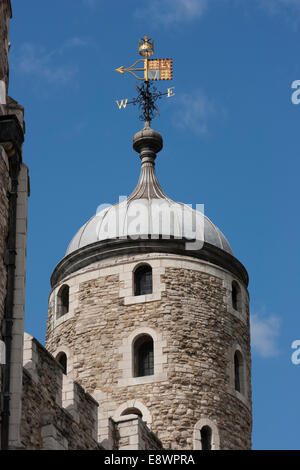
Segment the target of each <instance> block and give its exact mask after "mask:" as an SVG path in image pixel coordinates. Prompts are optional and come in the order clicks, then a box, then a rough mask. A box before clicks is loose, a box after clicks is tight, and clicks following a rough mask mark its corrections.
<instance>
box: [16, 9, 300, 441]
mask: <svg viewBox="0 0 300 470" xmlns="http://www.w3.org/2000/svg"><path fill="white" fill-rule="evenodd" d="M12 6H13V19H12V21H11V37H10V40H11V43H12V46H11V51H10V88H9V93H10V95H11V96H12V97H13V98H14V99H16V100H18V101H19V102H20V103H21V104H22V105H23V106H25V118H26V141H25V144H24V162H25V163H26V164H28V166H29V170H30V178H31V196H30V201H29V224H28V262H27V301H26V321H25V328H26V331H28V332H30V333H31V334H33V335H34V336H36V337H37V339H38V340H40V341H41V342H42V343H44V338H45V328H46V319H47V299H48V295H49V292H50V283H49V279H50V275H51V273H52V271H53V269H54V267H55V265H56V264H57V262H58V261H59V260H60V259H61V258H62V257H63V256H64V253H65V250H66V248H67V245H68V243H69V242H70V240H71V238H72V237H73V235H74V234H75V232H76V231H77V230H78V229H79V227H80V226H81V225H82V224H83V223H84V222H86V220H87V219H88V218H90V217H91V216H92V215H93V214H94V213H95V211H96V209H97V206H98V205H100V204H102V203H114V202H116V201H117V200H118V199H119V195H129V194H130V192H131V191H132V190H133V188H134V187H135V184H136V182H137V178H138V175H139V169H140V168H139V161H138V160H139V159H138V156H137V154H136V153H135V152H134V151H133V150H132V147H131V145H132V135H133V134H134V133H135V132H136V131H138V130H139V129H140V128H141V122H140V121H138V119H137V114H138V113H137V110H136V109H135V108H133V107H131V108H130V107H129V106H128V107H127V108H126V110H125V111H124V110H122V111H119V110H118V108H117V105H116V103H115V100H116V99H120V98H126V97H128V98H130V97H133V96H134V95H135V80H134V78H133V77H131V76H125V75H124V76H121V75H120V74H118V73H116V72H114V69H115V68H117V67H119V66H121V65H125V66H129V65H131V64H132V63H133V62H134V61H135V60H137V59H138V58H139V55H138V49H137V46H138V39H139V38H140V37H142V36H144V35H145V34H148V35H149V36H150V37H153V38H154V39H155V57H157V58H159V57H161V58H165V57H172V58H173V61H174V65H173V72H174V80H173V82H172V83H169V82H165V83H162V84H160V85H159V87H160V89H161V90H162V91H165V89H166V87H167V86H169V85H173V86H175V87H176V95H175V96H174V97H173V98H171V99H163V100H162V101H161V102H160V110H161V116H160V118H157V119H155V120H154V121H153V124H152V125H153V127H154V128H155V129H157V130H158V131H160V132H161V133H162V134H163V137H164V149H163V151H162V152H161V153H160V154H159V156H158V158H157V173H158V177H159V181H160V183H161V184H162V186H163V188H164V190H165V191H166V193H167V194H168V195H169V196H170V197H171V198H172V199H174V200H176V201H182V202H185V203H189V204H193V205H194V206H195V205H196V204H197V203H198V204H204V205H205V213H206V215H208V217H210V218H211V219H212V220H213V221H214V223H215V224H216V225H217V226H219V227H220V229H221V230H222V231H223V232H224V233H225V235H226V237H227V238H228V240H229V241H230V243H231V246H232V248H233V251H234V254H235V256H236V257H237V258H238V259H240V261H241V262H242V263H243V264H244V265H245V266H246V268H247V270H248V272H249V276H250V284H249V292H250V296H251V317H252V361H253V363H252V366H253V379H252V380H253V419H254V428H253V448H254V449H299V448H300V445H299V444H300V436H299V426H298V422H299V414H300V401H299V386H300V364H299V365H294V364H293V363H292V361H291V355H292V352H293V350H292V349H291V344H292V342H293V341H294V340H297V339H300V320H299V313H300V312H299V308H300V307H299V304H300V302H299V295H300V294H299V293H300V290H299V283H300V270H299V248H298V244H299V238H300V223H299V172H300V164H299V138H298V136H299V124H300V105H295V104H293V103H292V101H291V96H292V91H293V90H292V89H291V84H292V82H293V81H294V80H300V61H299V56H300V41H299V34H300V0H159V1H158V0H152V2H149V1H147V2H146V1H142V0H140V1H135V0H127V1H126V2H121V1H114V0H111V1H110V2H107V1H104V0H59V1H58V0H52V1H51V2H37V1H36V0H26V2H24V1H22V0H13V1H12Z"/></svg>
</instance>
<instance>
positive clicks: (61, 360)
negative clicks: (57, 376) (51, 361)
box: [56, 352, 68, 375]
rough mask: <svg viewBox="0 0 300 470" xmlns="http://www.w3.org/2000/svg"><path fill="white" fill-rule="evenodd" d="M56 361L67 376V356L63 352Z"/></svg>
mask: <svg viewBox="0 0 300 470" xmlns="http://www.w3.org/2000/svg"><path fill="white" fill-rule="evenodd" d="M56 360H57V362H59V364H60V365H61V366H62V368H63V373H64V374H65V375H67V364H68V360H67V355H66V354H65V353H64V352H61V353H59V354H58V355H57V357H56Z"/></svg>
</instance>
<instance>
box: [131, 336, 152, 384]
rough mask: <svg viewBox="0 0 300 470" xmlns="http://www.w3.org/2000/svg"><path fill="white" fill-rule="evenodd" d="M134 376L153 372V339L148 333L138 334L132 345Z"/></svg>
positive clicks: (142, 375)
mask: <svg viewBox="0 0 300 470" xmlns="http://www.w3.org/2000/svg"><path fill="white" fill-rule="evenodd" d="M133 368H134V377H144V376H145V375H153V374H154V353H153V339H152V337H151V336H150V335H141V336H139V337H138V338H137V339H136V340H135V342H134V345H133Z"/></svg>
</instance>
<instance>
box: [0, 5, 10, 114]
mask: <svg viewBox="0 0 300 470" xmlns="http://www.w3.org/2000/svg"><path fill="white" fill-rule="evenodd" d="M10 18H11V5H10V0H0V80H2V81H3V82H4V83H5V89H6V90H7V88H8V75H9V66H8V42H9V38H8V35H9V20H10ZM0 86H1V83H0ZM3 112H4V109H3V108H2V106H1V103H0V115H1V114H3Z"/></svg>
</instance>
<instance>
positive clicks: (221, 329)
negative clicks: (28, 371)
mask: <svg viewBox="0 0 300 470" xmlns="http://www.w3.org/2000/svg"><path fill="white" fill-rule="evenodd" d="M162 147H163V140H162V137H161V135H160V134H159V133H158V132H156V131H154V130H153V129H152V128H151V127H150V125H149V123H146V125H145V127H144V128H143V129H142V130H141V131H140V132H138V133H136V134H135V135H134V138H133V148H134V149H135V150H136V151H137V152H138V153H139V155H140V158H141V175H140V178H139V181H138V184H137V186H136V188H135V190H134V191H133V193H132V194H131V195H130V196H129V197H128V199H127V200H126V201H122V202H120V203H118V204H115V205H113V206H111V207H108V208H106V209H104V210H102V211H100V212H98V213H96V214H95V215H94V216H93V217H92V218H91V219H90V220H89V221H88V222H87V223H86V224H85V225H84V226H83V227H81V228H80V229H79V231H78V232H77V234H76V235H75V236H74V238H73V240H72V241H71V243H70V245H69V247H68V249H67V253H66V256H65V257H64V258H63V259H62V260H61V261H60V262H59V263H58V265H57V266H56V268H55V270H54V272H53V274H52V277H51V285H52V290H51V293H50V297H49V315H48V324H47V341H46V344H47V348H48V350H49V351H50V352H51V353H52V354H54V356H55V357H57V356H58V355H59V354H60V353H62V352H63V353H64V354H65V355H66V358H67V374H68V375H70V377H71V378H72V379H73V380H76V381H77V382H79V383H80V384H81V385H82V386H83V387H84V388H85V389H86V390H87V391H88V392H89V393H91V394H92V395H93V396H94V397H95V398H96V399H97V401H98V402H99V422H98V424H99V426H98V435H99V441H100V442H102V444H103V445H104V446H106V447H107V448H110V445H111V441H110V418H111V419H112V420H114V421H117V420H118V419H120V417H122V416H124V415H126V414H132V413H133V414H137V415H139V416H141V418H142V420H143V421H144V422H145V423H146V424H147V426H148V427H149V428H150V429H151V431H153V432H154V433H155V434H156V436H157V437H158V438H159V439H160V440H161V442H162V444H163V446H164V448H165V449H181V450H184V449H249V448H250V447H251V380H250V377H251V356H250V332H249V331H250V327H249V296H248V291H247V285H248V275H247V271H246V270H245V268H244V266H243V265H242V264H241V263H240V262H239V261H238V260H237V259H236V258H235V257H234V255H233V252H232V250H231V247H230V245H229V243H228V241H227V239H226V238H225V236H224V235H223V234H222V232H221V231H220V230H219V229H218V228H217V227H216V226H215V225H214V224H213V223H212V222H211V221H210V220H209V219H208V218H207V217H206V216H205V215H204V214H203V213H202V212H198V211H195V210H193V209H191V208H190V207H188V206H186V205H185V204H182V203H178V202H174V201H172V200H171V199H170V198H169V197H168V196H167V195H166V194H165V193H164V191H163V190H162V188H161V186H160V184H159V182H158V180H157V177H156V173H155V159H156V154H157V153H158V152H159V151H160V150H161V149H162ZM128 445H129V447H128V448H130V443H129V444H128Z"/></svg>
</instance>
